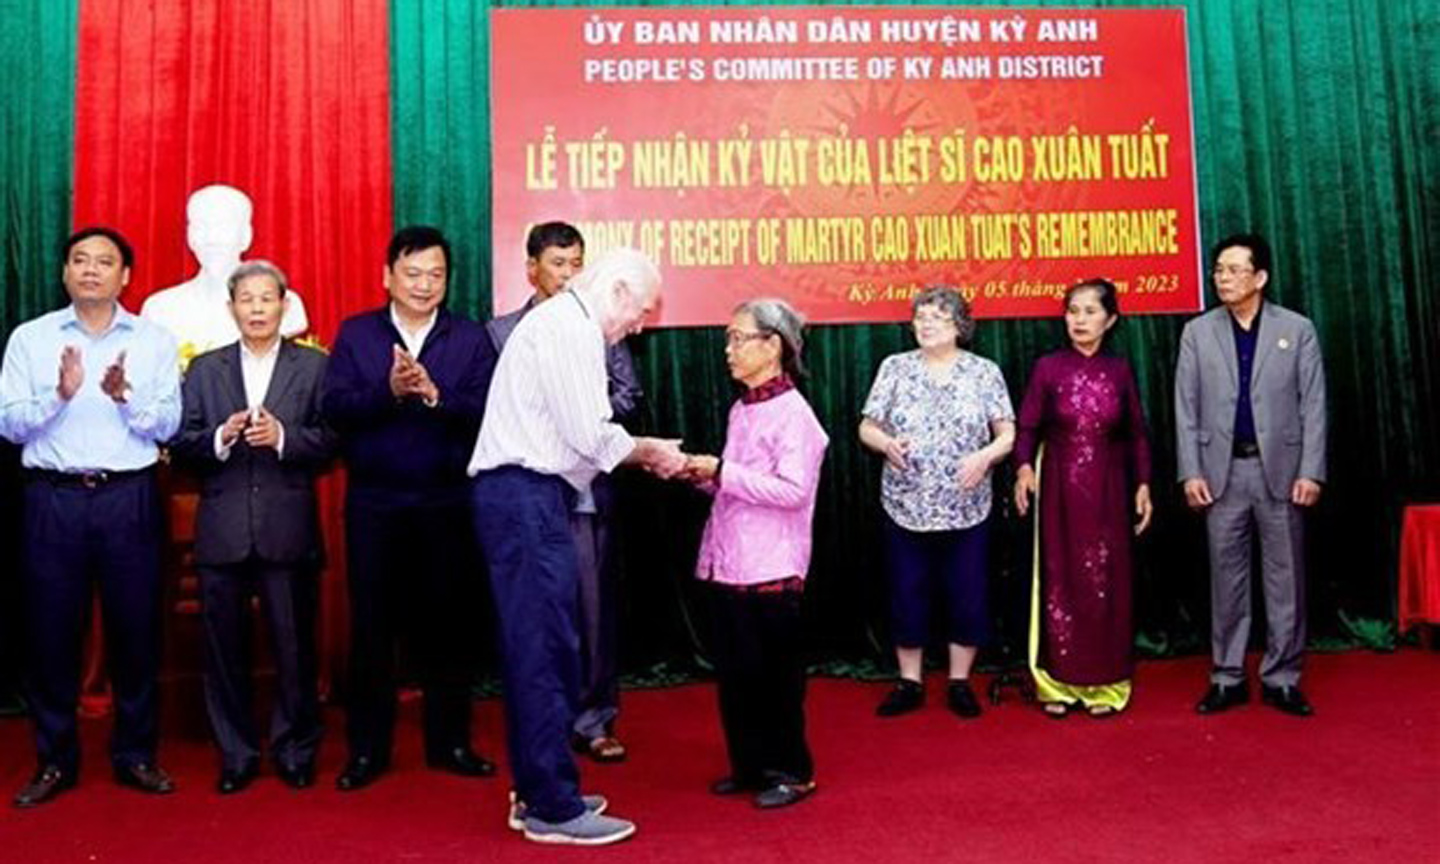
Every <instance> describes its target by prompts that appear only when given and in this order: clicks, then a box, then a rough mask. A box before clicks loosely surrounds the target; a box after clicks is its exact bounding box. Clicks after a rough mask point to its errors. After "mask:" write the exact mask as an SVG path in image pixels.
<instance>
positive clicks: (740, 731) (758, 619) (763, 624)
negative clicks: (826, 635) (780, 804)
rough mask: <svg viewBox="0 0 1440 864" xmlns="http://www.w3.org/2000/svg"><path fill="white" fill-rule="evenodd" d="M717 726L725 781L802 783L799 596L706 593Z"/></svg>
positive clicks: (714, 588) (806, 770)
mask: <svg viewBox="0 0 1440 864" xmlns="http://www.w3.org/2000/svg"><path fill="white" fill-rule="evenodd" d="M709 593H710V609H711V616H710V617H711V623H712V626H713V635H714V643H715V658H714V659H715V675H716V679H717V684H718V688H717V689H718V692H719V697H720V723H721V726H722V727H723V728H724V731H725V745H726V748H727V749H728V751H729V755H730V775H731V776H732V777H734V778H735V779H736V780H737V781H739V782H740V783H742V784H745V785H746V786H752V787H761V786H772V785H774V784H776V783H808V782H810V780H811V779H812V778H813V777H814V774H815V766H814V762H813V761H812V759H811V756H810V748H809V746H808V745H807V744H806V743H805V663H804V655H803V652H802V650H801V641H800V640H801V622H800V604H801V598H802V592H801V591H776V592H768V593H760V592H756V591H751V590H742V589H737V588H735V587H732V586H728V585H722V584H719V583H714V584H711V585H710V586H709Z"/></svg>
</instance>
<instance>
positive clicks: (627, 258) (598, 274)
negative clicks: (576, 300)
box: [565, 246, 660, 315]
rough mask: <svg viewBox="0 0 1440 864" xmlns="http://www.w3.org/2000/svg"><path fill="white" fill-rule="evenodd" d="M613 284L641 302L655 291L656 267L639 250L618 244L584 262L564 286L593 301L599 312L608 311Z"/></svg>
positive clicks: (658, 271)
mask: <svg viewBox="0 0 1440 864" xmlns="http://www.w3.org/2000/svg"><path fill="white" fill-rule="evenodd" d="M616 285H624V286H625V290H627V291H629V292H630V296H631V297H634V298H635V299H636V300H637V301H641V302H643V301H644V300H646V299H648V298H650V297H653V296H654V295H655V294H657V293H659V291H660V269H659V268H658V267H656V266H655V262H654V261H651V260H650V256H648V255H646V254H645V253H644V252H641V251H640V250H639V249H631V248H628V247H625V246H619V247H616V248H614V249H608V250H606V251H605V252H604V253H602V254H601V255H600V257H598V258H596V259H595V260H594V261H587V262H585V269H584V270H581V271H580V272H579V273H578V274H577V275H576V276H575V277H574V278H573V279H571V280H570V281H569V282H568V283H567V284H566V286H565V287H566V290H568V291H574V292H575V293H576V294H579V295H581V296H582V297H584V299H585V300H586V301H588V302H590V303H592V304H596V305H597V307H598V308H597V311H598V312H600V313H602V315H603V314H608V313H609V311H610V304H611V302H612V301H611V289H612V288H614V287H615V286H616Z"/></svg>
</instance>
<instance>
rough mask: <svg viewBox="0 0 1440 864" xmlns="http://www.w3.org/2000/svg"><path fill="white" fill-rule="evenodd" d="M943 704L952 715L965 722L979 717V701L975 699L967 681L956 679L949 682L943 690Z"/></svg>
mask: <svg viewBox="0 0 1440 864" xmlns="http://www.w3.org/2000/svg"><path fill="white" fill-rule="evenodd" d="M945 704H946V705H947V706H948V707H949V708H950V712H951V713H952V714H954V715H955V716H957V717H960V718H963V719H965V720H969V719H972V718H975V717H979V716H980V700H978V699H976V698H975V691H974V690H971V689H970V682H969V681H966V680H962V679H958V678H957V679H955V680H953V681H951V682H950V685H949V686H948V687H947V688H946V689H945Z"/></svg>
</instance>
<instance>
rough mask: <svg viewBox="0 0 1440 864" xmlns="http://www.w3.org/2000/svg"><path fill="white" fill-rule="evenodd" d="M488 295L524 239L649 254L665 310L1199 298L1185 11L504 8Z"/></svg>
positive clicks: (673, 319) (685, 314)
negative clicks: (1110, 288)
mask: <svg viewBox="0 0 1440 864" xmlns="http://www.w3.org/2000/svg"><path fill="white" fill-rule="evenodd" d="M491 22H492V23H491V27H492V32H491V45H492V46H493V47H492V52H493V53H492V63H491V68H492V82H493V83H492V86H493V93H492V96H493V99H492V104H493V106H494V108H493V117H494V160H495V162H494V165H495V172H494V176H495V181H494V196H495V203H494V217H495V232H494V244H495V246H494V248H495V271H494V272H495V278H496V283H495V304H496V310H497V311H506V310H508V309H512V308H514V307H515V306H518V305H519V304H520V303H521V302H523V299H524V298H525V296H526V295H527V294H528V293H529V290H530V289H529V287H528V286H527V284H526V282H525V276H524V269H523V264H524V258H525V252H524V238H525V232H526V231H527V230H528V228H529V226H530V225H532V224H534V223H537V222H543V221H547V220H551V219H562V220H565V221H568V222H572V223H574V224H576V225H577V226H578V227H579V228H580V229H581V231H582V232H583V233H584V234H585V236H586V241H587V251H588V252H589V254H591V255H592V256H593V255H594V254H595V253H596V252H598V251H600V250H601V249H603V248H606V247H609V246H613V245H627V246H636V247H639V248H641V249H643V250H645V251H646V252H649V253H650V254H651V255H652V256H653V257H655V259H656V260H657V261H658V262H659V263H660V265H661V269H662V272H663V273H664V275H665V282H666V286H667V287H666V292H665V301H664V306H663V310H662V313H661V319H660V323H661V324H669V325H696V324H716V323H721V322H724V321H726V320H728V318H729V314H730V310H731V309H732V308H733V307H734V305H735V304H736V303H737V302H739V301H740V300H742V299H745V298H748V297H754V296H759V295H768V296H781V297H786V298H788V299H790V300H791V301H792V302H794V303H795V304H796V305H797V306H798V307H799V308H800V309H801V310H802V311H804V312H805V313H807V314H808V315H809V316H810V317H811V319H812V320H814V321H830V322H838V321H885V320H899V319H904V318H907V317H908V316H909V305H908V301H909V299H910V298H911V297H912V296H913V295H914V292H916V291H917V290H919V289H921V288H923V287H925V286H927V285H930V284H934V283H946V284H951V285H955V286H957V287H959V288H960V289H961V290H962V291H963V292H964V293H965V294H966V295H967V296H969V297H970V298H971V299H972V301H973V303H974V307H975V312H976V314H977V315H980V316H987V317H1022V316H1043V315H1053V314H1056V312H1058V311H1059V301H1058V299H1057V298H1058V296H1059V294H1060V293H1061V292H1063V290H1064V288H1065V287H1066V286H1068V285H1069V284H1072V283H1074V282H1075V281H1078V280H1080V279H1085V278H1089V277H1093V276H1104V277H1106V278H1109V279H1111V280H1113V281H1115V282H1116V284H1117V285H1118V286H1119V287H1120V288H1121V291H1122V292H1123V293H1122V298H1121V300H1122V305H1123V307H1124V309H1125V311H1126V312H1128V313H1160V312H1193V311H1195V310H1197V309H1199V308H1200V305H1201V304H1200V279H1201V266H1200V261H1199V250H1198V248H1197V242H1196V236H1197V224H1196V190H1195V167H1194V150H1193V146H1192V134H1191V120H1190V117H1191V112H1190V91H1189V77H1188V69H1189V65H1188V60H1187V50H1186V39H1185V17H1184V13H1183V10H1094V9H1087V10H1072V9H1044V10H1039V9H1025V10H1015V9H1008V10H999V9H986V10H978V9H959V8H948V7H947V8H917V7H906V8H884V9H879V8H868V9H867V8H844V9H839V8H836V7H829V8H823V9H822V8H803V7H798V8H797V7H789V8H773V9H735V8H712V9H699V10H694V9H656V8H650V9H599V10H597V9H554V10H532V9H525V10H518V9H497V10H494V11H492V13H491Z"/></svg>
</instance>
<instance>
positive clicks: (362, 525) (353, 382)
mask: <svg viewBox="0 0 1440 864" xmlns="http://www.w3.org/2000/svg"><path fill="white" fill-rule="evenodd" d="M449 267H450V244H449V242H448V241H447V240H446V239H445V236H444V235H443V234H441V233H440V231H438V230H437V229H435V228H430V227H425V226H412V227H408V228H403V229H401V230H400V231H398V232H397V233H396V234H395V236H394V238H393V239H392V240H391V241H390V248H389V251H388V255H387V258H386V269H385V278H384V281H385V289H386V291H387V292H389V295H390V296H389V302H388V303H386V304H385V305H384V306H382V307H380V308H379V309H376V310H373V311H371V312H365V313H362V314H360V315H356V316H355V317H353V318H350V319H348V320H347V321H345V323H344V324H343V325H341V328H340V334H339V336H338V337H337V338H336V340H335V347H334V350H333V352H332V355H331V358H330V364H329V366H328V368H327V370H326V376H325V395H324V398H323V405H324V411H325V415H326V417H327V419H328V420H329V422H330V424H331V425H332V426H333V427H334V428H335V430H336V431H337V432H339V434H340V436H341V452H342V454H343V456H344V458H345V461H346V464H347V467H348V469H349V486H348V491H347V494H346V500H345V544H346V553H347V556H346V557H347V568H348V572H349V579H350V611H351V617H350V634H351V651H350V682H349V692H348V694H347V712H346V736H347V740H348V743H349V750H350V755H349V760H348V761H347V763H346V765H345V768H344V770H343V771H342V772H341V773H340V776H339V778H337V780H336V783H335V785H336V786H337V787H338V788H339V789H341V790H344V791H351V790H355V789H360V788H363V787H365V786H368V785H369V784H370V783H372V782H374V781H375V779H376V778H378V777H379V776H380V774H381V773H383V772H384V770H385V769H386V767H388V765H389V762H390V750H391V742H392V737H393V731H394V725H395V669H394V655H395V641H396V637H397V635H399V634H400V632H401V631H404V635H405V636H406V637H407V647H408V648H409V649H410V650H409V651H408V656H409V657H410V658H412V659H413V660H414V661H415V662H416V663H417V664H418V669H417V671H418V674H419V677H420V683H421V686H422V689H423V690H424V696H425V709H424V728H425V754H426V762H427V763H428V764H429V765H430V766H431V767H434V768H440V769H442V770H447V771H451V772H453V773H456V774H461V775H465V776H472V777H482V776H489V775H491V774H493V773H494V772H495V766H494V765H493V764H491V763H490V761H489V760H487V759H485V758H483V757H481V756H479V755H477V754H476V753H475V752H474V751H473V750H471V748H470V698H469V674H470V671H471V670H470V662H469V661H470V660H471V658H473V656H474V651H473V650H472V648H473V644H474V642H475V641H476V640H475V639H474V637H473V635H471V636H467V635H466V634H467V632H470V633H472V634H473V631H470V629H469V628H468V627H467V623H468V622H467V620H466V612H467V607H470V608H471V609H473V607H471V606H470V604H467V603H466V602H464V598H465V596H466V587H467V583H468V582H470V581H471V580H474V579H475V578H476V574H477V573H478V569H479V565H478V556H476V555H475V554H474V542H473V539H472V537H473V534H472V529H471V527H470V524H469V516H468V509H467V508H468V504H467V497H466V495H467V483H466V479H467V478H466V475H465V468H466V463H467V462H468V460H469V457H470V450H471V448H472V447H473V445H474V443H475V436H476V434H477V431H478V429H479V428H480V419H481V416H482V415H483V414H484V411H485V397H486V394H487V391H488V389H489V384H490V374H491V372H492V371H493V370H494V367H495V356H496V354H495V349H494V347H493V346H492V345H491V342H490V339H489V337H488V336H487V335H486V333H485V330H484V328H483V327H481V326H480V325H479V324H476V323H474V322H472V321H468V320H466V319H464V318H461V317H460V316H458V315H452V314H450V313H449V312H448V311H447V310H446V309H445V308H443V304H444V300H445V290H446V285H447V280H448V277H449Z"/></svg>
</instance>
